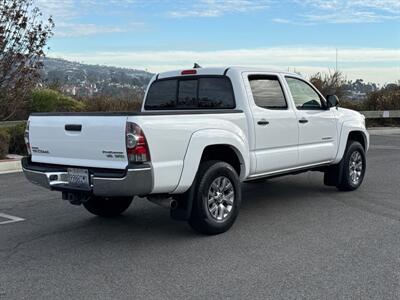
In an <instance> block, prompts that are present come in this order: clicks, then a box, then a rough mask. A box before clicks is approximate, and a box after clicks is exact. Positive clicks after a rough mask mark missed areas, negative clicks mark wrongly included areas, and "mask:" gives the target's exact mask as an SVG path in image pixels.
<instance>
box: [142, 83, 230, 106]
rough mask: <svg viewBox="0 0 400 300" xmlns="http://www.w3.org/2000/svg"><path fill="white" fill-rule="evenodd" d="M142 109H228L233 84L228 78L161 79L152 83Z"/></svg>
mask: <svg viewBox="0 0 400 300" xmlns="http://www.w3.org/2000/svg"><path fill="white" fill-rule="evenodd" d="M144 108H145V109H146V110H173V109H210V108H217V109H223V108H225V109H227V108H228V109H229V108H235V99H234V96H233V89H232V84H231V82H230V80H229V78H227V77H222V76H220V77H192V78H187V77H185V78H182V79H163V80H158V81H155V82H153V83H152V84H151V86H150V89H149V91H148V93H147V98H146V102H145V106H144Z"/></svg>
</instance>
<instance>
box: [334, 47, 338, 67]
mask: <svg viewBox="0 0 400 300" xmlns="http://www.w3.org/2000/svg"><path fill="white" fill-rule="evenodd" d="M337 59H338V49H337V48H336V68H335V71H336V72H337V70H338V68H337Z"/></svg>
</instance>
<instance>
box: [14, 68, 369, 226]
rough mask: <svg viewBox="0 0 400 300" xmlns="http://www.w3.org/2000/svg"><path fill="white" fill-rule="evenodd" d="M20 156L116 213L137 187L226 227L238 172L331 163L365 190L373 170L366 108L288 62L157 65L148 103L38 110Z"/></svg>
mask: <svg viewBox="0 0 400 300" xmlns="http://www.w3.org/2000/svg"><path fill="white" fill-rule="evenodd" d="M25 140H26V144H27V148H28V151H29V156H27V157H25V158H24V159H23V161H22V165H23V171H24V173H25V175H26V177H27V178H28V179H29V180H30V181H31V182H33V183H35V184H38V185H41V186H43V187H45V188H48V189H50V190H54V191H60V192H62V198H63V199H65V200H69V201H70V202H71V203H72V204H77V205H80V204H82V205H83V207H85V208H86V209H87V210H88V211H89V212H91V213H93V214H95V215H98V216H102V217H113V216H117V215H119V214H121V213H123V212H124V211H125V210H126V209H127V208H128V207H129V205H130V204H131V202H132V199H133V198H134V196H140V197H147V199H148V200H150V201H152V202H155V203H157V204H159V205H161V206H165V207H167V208H169V209H170V215H171V217H172V218H173V219H177V220H187V221H188V222H189V224H190V225H191V226H192V227H193V228H194V229H195V230H197V231H199V232H201V233H205V234H218V233H222V232H224V231H226V230H228V229H229V228H230V227H231V226H232V224H233V223H234V221H235V219H236V217H237V216H238V213H239V207H240V203H241V197H242V195H241V183H242V182H247V181H251V180H258V179H260V178H268V177H275V176H281V175H287V174H296V173H300V172H304V171H320V172H324V184H325V185H327V186H335V187H337V189H338V190H341V191H352V190H355V189H357V188H358V187H359V186H360V185H361V183H362V181H363V178H364V174H365V170H366V156H365V153H366V151H367V150H368V147H369V135H368V132H367V130H366V127H365V118H364V116H363V115H361V114H359V113H358V112H355V111H352V110H348V109H344V108H340V107H338V98H337V97H336V96H335V95H329V96H326V97H324V96H323V95H321V93H320V92H319V91H318V90H317V89H316V88H315V87H314V86H313V85H312V84H311V83H309V82H308V81H307V80H305V79H303V78H302V77H301V76H299V75H297V74H292V73H287V72H277V71H269V70H263V69H251V68H242V67H230V68H193V69H187V70H179V71H171V72H164V73H160V74H157V75H155V76H154V77H153V78H152V80H151V81H150V83H149V86H148V88H147V91H146V94H145V98H144V101H143V105H142V109H141V111H140V112H121V113H119V112H118V113H116V112H110V113H104V112H99V113H35V114H32V115H31V116H30V117H29V122H28V126H27V129H26V132H25Z"/></svg>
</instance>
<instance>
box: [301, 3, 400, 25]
mask: <svg viewBox="0 0 400 300" xmlns="http://www.w3.org/2000/svg"><path fill="white" fill-rule="evenodd" d="M295 2H297V3H298V4H300V5H303V6H305V7H307V8H309V9H310V13H309V14H305V15H298V16H297V17H298V18H300V19H302V20H304V21H307V22H311V23H338V24H344V23H377V22H382V21H385V20H395V19H400V1H399V0H353V1H347V0H301V1H300V0H295Z"/></svg>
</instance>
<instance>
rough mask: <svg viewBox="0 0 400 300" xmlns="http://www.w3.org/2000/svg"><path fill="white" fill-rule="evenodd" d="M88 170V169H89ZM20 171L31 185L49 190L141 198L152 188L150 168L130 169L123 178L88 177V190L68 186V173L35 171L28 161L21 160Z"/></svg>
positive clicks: (25, 159)
mask: <svg viewBox="0 0 400 300" xmlns="http://www.w3.org/2000/svg"><path fill="white" fill-rule="evenodd" d="M89 169H90V168H89ZM22 170H23V172H24V174H25V177H26V178H27V179H28V180H29V181H30V182H32V183H34V184H37V185H40V186H42V187H45V188H47V189H50V190H59V191H67V192H86V193H92V194H94V195H96V196H104V197H107V196H108V197H112V196H136V195H138V196H142V195H147V194H149V193H150V192H151V190H152V188H153V178H152V171H151V167H150V166H147V167H146V166H145V167H140V168H134V169H130V168H128V169H127V170H126V172H125V174H124V176H123V177H103V176H101V177H100V176H95V175H93V174H91V175H90V188H89V189H81V188H77V187H73V186H69V184H68V173H67V172H66V171H63V170H57V171H54V170H51V169H48V170H37V168H36V169H35V168H34V167H32V166H30V165H29V160H28V159H27V158H24V159H23V160H22Z"/></svg>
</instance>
